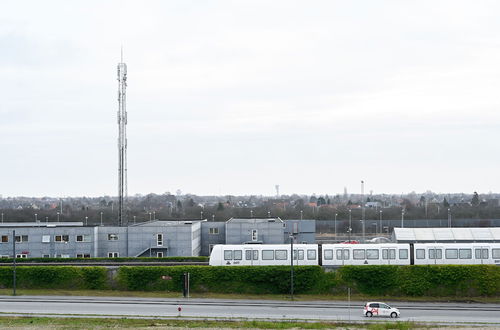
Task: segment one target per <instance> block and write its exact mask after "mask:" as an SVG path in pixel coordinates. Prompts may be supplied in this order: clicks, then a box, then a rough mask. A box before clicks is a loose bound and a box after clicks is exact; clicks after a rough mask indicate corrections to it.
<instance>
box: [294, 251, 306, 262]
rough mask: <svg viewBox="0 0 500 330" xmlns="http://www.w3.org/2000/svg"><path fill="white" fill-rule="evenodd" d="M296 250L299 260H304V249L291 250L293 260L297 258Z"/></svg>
mask: <svg viewBox="0 0 500 330" xmlns="http://www.w3.org/2000/svg"><path fill="white" fill-rule="evenodd" d="M297 252H298V253H299V260H304V250H293V260H297Z"/></svg>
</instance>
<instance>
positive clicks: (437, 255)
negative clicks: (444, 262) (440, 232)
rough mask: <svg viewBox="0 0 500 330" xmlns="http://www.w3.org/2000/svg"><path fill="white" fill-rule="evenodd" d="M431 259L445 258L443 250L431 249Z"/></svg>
mask: <svg viewBox="0 0 500 330" xmlns="http://www.w3.org/2000/svg"><path fill="white" fill-rule="evenodd" d="M429 259H443V250H441V249H429Z"/></svg>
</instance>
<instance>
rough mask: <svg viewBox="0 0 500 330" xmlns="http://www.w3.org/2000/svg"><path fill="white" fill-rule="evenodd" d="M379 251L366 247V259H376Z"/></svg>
mask: <svg viewBox="0 0 500 330" xmlns="http://www.w3.org/2000/svg"><path fill="white" fill-rule="evenodd" d="M378 255H379V252H378V250H377V249H367V250H366V259H378V258H379V257H378Z"/></svg>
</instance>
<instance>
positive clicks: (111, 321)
mask: <svg viewBox="0 0 500 330" xmlns="http://www.w3.org/2000/svg"><path fill="white" fill-rule="evenodd" d="M0 328H2V329H4V328H9V329H128V328H131V329H132V328H133V329H186V328H190V329H192V328H203V329H370V330H383V329H400V330H406V329H425V328H426V327H425V326H422V325H418V324H415V323H411V322H395V323H394V322H381V323H375V324H363V323H340V322H337V323H335V322H320V323H306V322H263V321H234V322H231V321H212V320H160V319H125V318H55V317H6V316H0Z"/></svg>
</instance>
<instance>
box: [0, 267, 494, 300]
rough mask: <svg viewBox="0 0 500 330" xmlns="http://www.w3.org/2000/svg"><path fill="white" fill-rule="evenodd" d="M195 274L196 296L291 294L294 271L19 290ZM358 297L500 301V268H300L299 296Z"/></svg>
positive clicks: (93, 271) (101, 277)
mask: <svg viewBox="0 0 500 330" xmlns="http://www.w3.org/2000/svg"><path fill="white" fill-rule="evenodd" d="M185 272H188V273H190V279H191V283H190V290H191V292H199V293H202V292H214V293H240V294H287V293H289V292H290V267H288V266H260V267H259V266H254V267H252V266H241V267H240V266H238V267H224V266H221V267H207V266H171V267H168V266H121V267H119V268H118V270H117V271H116V270H110V269H106V268H105V267H93V266H92V267H90V266H89V267H87V266H85V267H75V266H43V267H40V266H18V267H17V287H18V288H26V289H90V290H94V289H95V290H97V289H121V290H129V291H171V292H181V291H182V280H181V276H182V274H183V273H185ZM11 287H12V267H0V288H11ZM347 287H350V288H352V289H353V293H361V294H365V295H376V296H383V295H386V296H392V297H397V296H400V297H404V296H435V297H453V296H455V297H462V298H463V297H478V296H493V297H494V296H500V267H498V266H494V265H470V266H448V265H446V266H439V265H432V266H388V265H387V266H344V267H341V268H339V269H337V270H333V271H325V270H324V269H323V268H321V267H319V266H299V267H294V289H295V292H296V293H297V294H313V293H319V294H329V293H334V294H335V293H339V294H344V293H345V289H346V288H347Z"/></svg>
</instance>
